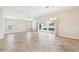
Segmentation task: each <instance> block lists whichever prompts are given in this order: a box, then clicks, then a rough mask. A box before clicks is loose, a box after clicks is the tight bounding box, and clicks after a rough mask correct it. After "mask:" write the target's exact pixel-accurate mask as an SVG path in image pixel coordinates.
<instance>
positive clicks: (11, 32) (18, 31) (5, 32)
mask: <svg viewBox="0 0 79 59" xmlns="http://www.w3.org/2000/svg"><path fill="white" fill-rule="evenodd" d="M24 31H26V30H24ZM24 31H10V32H5V33H6V34H7V33H16V32H24Z"/></svg>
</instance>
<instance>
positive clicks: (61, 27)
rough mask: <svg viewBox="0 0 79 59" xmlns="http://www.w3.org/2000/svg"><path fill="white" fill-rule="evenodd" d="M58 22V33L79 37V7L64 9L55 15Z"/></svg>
mask: <svg viewBox="0 0 79 59" xmlns="http://www.w3.org/2000/svg"><path fill="white" fill-rule="evenodd" d="M55 16H56V17H57V20H59V24H58V35H60V36H65V37H70V38H76V39H79V7H77V8H74V9H71V10H67V11H62V12H60V13H58V14H56V15H55Z"/></svg>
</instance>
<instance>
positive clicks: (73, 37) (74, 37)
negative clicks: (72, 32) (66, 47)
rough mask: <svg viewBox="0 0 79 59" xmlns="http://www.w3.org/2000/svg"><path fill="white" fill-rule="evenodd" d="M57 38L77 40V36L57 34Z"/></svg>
mask: <svg viewBox="0 0 79 59" xmlns="http://www.w3.org/2000/svg"><path fill="white" fill-rule="evenodd" d="M58 36H61V37H67V38H72V39H79V36H69V35H62V34H59V35H58Z"/></svg>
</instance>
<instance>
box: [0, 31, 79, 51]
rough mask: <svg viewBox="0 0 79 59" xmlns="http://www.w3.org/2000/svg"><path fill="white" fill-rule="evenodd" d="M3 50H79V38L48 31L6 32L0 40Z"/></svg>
mask: <svg viewBox="0 0 79 59" xmlns="http://www.w3.org/2000/svg"><path fill="white" fill-rule="evenodd" d="M0 51H1V52H64V51H65V52H67V51H70V52H71V51H72V52H74V51H79V40H77V39H69V38H63V37H55V36H54V35H53V34H50V33H46V32H39V33H38V32H20V33H10V34H5V37H4V39H1V40H0Z"/></svg>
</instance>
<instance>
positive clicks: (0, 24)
mask: <svg viewBox="0 0 79 59" xmlns="http://www.w3.org/2000/svg"><path fill="white" fill-rule="evenodd" d="M3 37H4V30H3V10H2V9H1V8H0V39H2V38H3Z"/></svg>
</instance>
